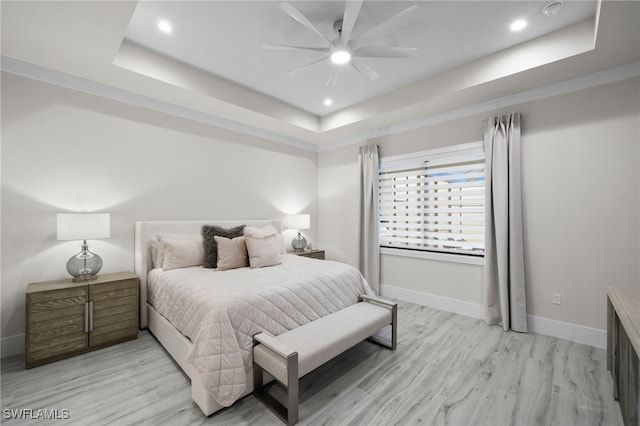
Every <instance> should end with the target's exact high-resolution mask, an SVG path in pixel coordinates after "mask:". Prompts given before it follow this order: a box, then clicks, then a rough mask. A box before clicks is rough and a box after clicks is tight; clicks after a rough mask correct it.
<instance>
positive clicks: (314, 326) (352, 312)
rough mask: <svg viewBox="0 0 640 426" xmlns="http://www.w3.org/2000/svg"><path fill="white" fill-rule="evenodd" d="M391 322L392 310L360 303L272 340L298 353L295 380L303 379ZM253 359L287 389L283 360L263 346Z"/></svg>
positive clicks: (255, 349)
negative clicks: (296, 378)
mask: <svg viewBox="0 0 640 426" xmlns="http://www.w3.org/2000/svg"><path fill="white" fill-rule="evenodd" d="M391 320H392V313H391V309H389V308H385V307H382V306H378V305H375V304H373V303H366V302H361V303H356V304H355V305H351V306H349V307H348V308H345V309H342V310H340V311H337V312H334V313H333V314H331V315H328V316H326V317H322V318H319V319H317V320H315V321H312V322H309V323H307V324H304V325H302V326H300V327H298V328H294V329H293V330H290V331H287V332H286V333H284V334H281V335H279V336H276V337H275V339H277V341H278V342H280V343H282V344H283V345H285V346H287V347H289V348H292V349H293V350H295V351H297V352H298V376H299V377H302V376H304V375H305V374H307V373H309V372H311V371H313V370H315V369H316V368H318V367H319V366H321V365H322V364H324V363H325V362H327V361H329V360H330V359H332V358H334V357H336V356H338V355H340V354H341V353H342V352H344V351H346V350H347V349H349V348H351V347H352V346H354V345H355V344H357V343H359V342H361V341H363V340H364V339H366V338H367V337H369V336H371V335H373V334H374V333H376V332H377V331H378V330H380V329H381V328H382V327H384V326H386V325H389V324H391ZM346 325H348V326H347V327H346ZM253 357H254V362H255V363H257V364H259V365H260V366H262V367H263V368H264V369H265V370H266V371H268V372H269V373H270V374H271V375H273V376H274V377H275V378H276V379H278V380H279V381H280V382H281V383H283V384H285V385H288V383H287V364H286V360H283V358H282V357H281V356H278V355H277V354H276V353H274V352H273V351H272V350H271V349H269V348H267V347H266V346H265V345H258V346H256V347H255V348H254V350H253Z"/></svg>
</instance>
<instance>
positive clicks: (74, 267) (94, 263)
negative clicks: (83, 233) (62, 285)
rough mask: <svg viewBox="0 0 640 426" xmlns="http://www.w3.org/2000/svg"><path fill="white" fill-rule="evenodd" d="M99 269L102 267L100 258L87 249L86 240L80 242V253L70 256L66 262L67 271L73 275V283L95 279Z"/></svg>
mask: <svg viewBox="0 0 640 426" xmlns="http://www.w3.org/2000/svg"><path fill="white" fill-rule="evenodd" d="M100 269H102V258H100V256H98V255H97V254H95V253H91V252H90V251H89V245H88V244H87V242H86V241H84V242H83V243H82V250H81V251H80V253H78V254H76V255H75V256H72V257H71V259H69V261H68V262H67V272H68V273H69V275H71V276H72V277H73V282H74V283H76V282H84V281H90V280H95V279H96V278H97V277H96V275H97V274H98V272H100Z"/></svg>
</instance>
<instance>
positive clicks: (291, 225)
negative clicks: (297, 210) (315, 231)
mask: <svg viewBox="0 0 640 426" xmlns="http://www.w3.org/2000/svg"><path fill="white" fill-rule="evenodd" d="M285 222H286V226H287V228H288V229H297V230H298V231H300V230H302V229H309V228H311V215H308V214H292V215H290V216H287V217H285Z"/></svg>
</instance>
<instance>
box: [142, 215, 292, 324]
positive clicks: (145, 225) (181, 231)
mask: <svg viewBox="0 0 640 426" xmlns="http://www.w3.org/2000/svg"><path fill="white" fill-rule="evenodd" d="M203 225H217V226H221V227H224V228H231V227H234V226H239V225H250V226H267V225H273V226H275V227H276V229H277V230H278V231H279V230H280V222H279V221H272V220H194V221H155V222H136V229H135V243H134V251H135V259H134V270H135V273H136V274H137V275H138V277H139V278H140V328H146V327H147V274H148V273H149V271H150V270H151V269H152V268H153V262H152V261H151V247H150V244H149V241H150V240H155V239H156V234H159V233H163V234H173V235H200V231H201V229H202V226H203Z"/></svg>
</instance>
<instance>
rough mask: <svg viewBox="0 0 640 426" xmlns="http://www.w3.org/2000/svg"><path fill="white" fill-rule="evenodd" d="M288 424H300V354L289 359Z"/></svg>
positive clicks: (295, 354)
mask: <svg viewBox="0 0 640 426" xmlns="http://www.w3.org/2000/svg"><path fill="white" fill-rule="evenodd" d="M287 381H288V382H289V383H288V386H287V404H288V405H287V423H288V424H289V425H294V424H296V423H297V422H298V404H299V389H298V353H297V352H296V353H294V354H293V355H291V356H289V357H288V358H287Z"/></svg>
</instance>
